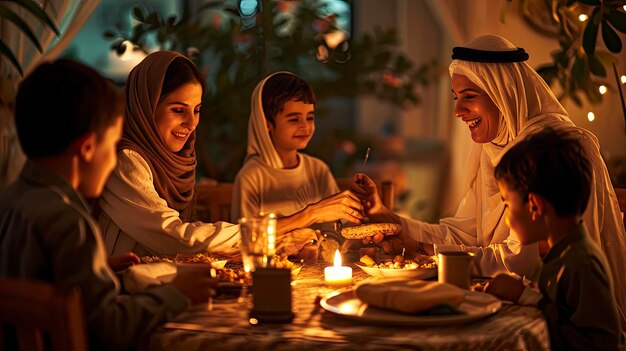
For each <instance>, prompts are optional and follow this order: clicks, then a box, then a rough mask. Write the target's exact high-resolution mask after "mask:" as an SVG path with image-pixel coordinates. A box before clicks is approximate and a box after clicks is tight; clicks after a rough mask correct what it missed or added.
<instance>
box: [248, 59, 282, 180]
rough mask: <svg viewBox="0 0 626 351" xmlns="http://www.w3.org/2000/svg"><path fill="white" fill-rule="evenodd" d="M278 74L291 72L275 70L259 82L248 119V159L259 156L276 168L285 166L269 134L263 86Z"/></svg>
mask: <svg viewBox="0 0 626 351" xmlns="http://www.w3.org/2000/svg"><path fill="white" fill-rule="evenodd" d="M277 74H291V75H293V73H291V72H287V71H279V72H274V73H272V74H270V75H268V76H267V77H265V78H264V79H263V80H262V81H260V82H259V84H257V86H256V88H254V92H253V93H252V99H251V104H250V105H251V110H250V119H249V121H248V149H247V151H246V161H248V160H249V159H250V158H251V157H258V158H259V159H260V160H261V162H263V164H265V165H267V166H268V167H271V168H275V169H282V168H283V161H282V160H281V159H280V156H278V153H277V152H276V149H275V148H274V144H272V139H271V138H270V134H269V126H268V122H267V120H266V119H265V113H264V112H263V100H262V94H263V87H264V86H265V82H267V80H268V79H270V78H271V77H273V76H275V75H277Z"/></svg>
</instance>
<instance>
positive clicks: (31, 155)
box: [0, 59, 216, 350]
mask: <svg viewBox="0 0 626 351" xmlns="http://www.w3.org/2000/svg"><path fill="white" fill-rule="evenodd" d="M15 110H16V111H15V119H16V127H17V133H18V137H19V139H20V144H21V146H22V149H23V150H24V153H25V154H26V156H27V157H28V160H27V162H26V164H25V165H24V169H23V170H22V172H21V174H20V177H19V178H18V179H17V180H16V181H15V182H14V183H13V184H11V185H10V186H8V187H7V188H6V189H4V191H3V192H2V193H0V275H2V276H10V277H18V278H28V279H37V280H43V281H47V282H50V283H52V284H54V285H55V286H57V287H59V288H60V289H67V290H69V289H70V288H72V287H74V286H78V287H79V288H80V290H81V293H82V300H83V303H84V311H85V320H86V324H87V332H88V337H89V344H90V349H91V350H95V349H128V348H131V347H136V346H137V345H138V343H139V341H140V340H141V338H143V337H145V336H146V335H147V334H148V333H150V332H151V331H152V330H153V329H154V328H155V327H156V326H157V325H159V324H161V323H163V322H165V321H167V320H168V319H171V318H173V317H174V316H176V315H178V314H179V313H181V312H183V311H184V310H185V309H187V307H188V306H189V305H190V303H199V302H206V301H207V300H208V298H209V296H210V295H212V294H213V293H214V291H213V290H212V287H214V286H215V283H216V282H215V280H213V279H211V278H210V276H209V275H210V272H202V271H191V272H188V273H186V274H180V275H179V276H177V278H176V279H175V280H174V281H173V282H172V284H171V285H163V286H159V287H155V288H151V289H147V290H146V291H144V292H142V293H138V294H134V295H132V296H129V295H121V294H120V283H119V281H118V279H117V278H116V276H115V274H114V273H113V272H112V270H111V267H110V266H109V264H108V263H107V257H106V253H105V250H104V246H103V242H102V238H101V236H100V229H99V227H98V225H97V224H96V222H95V221H94V220H93V219H92V217H91V216H90V215H89V210H88V207H87V205H86V202H85V198H90V197H97V196H98V195H99V194H100V193H101V192H102V188H103V186H104V184H105V181H106V179H107V177H108V176H109V174H110V173H111V171H112V170H113V168H114V166H115V164H116V162H117V158H116V148H115V147H116V144H117V142H118V140H119V139H120V136H121V134H122V123H123V117H122V106H121V101H120V99H119V95H118V94H117V92H116V91H115V88H114V87H113V85H112V84H111V83H110V82H108V81H106V80H105V79H104V78H103V77H101V76H100V75H99V74H98V73H97V72H96V71H94V70H93V69H91V68H89V67H87V66H84V65H82V64H80V63H77V62H74V61H71V60H65V59H60V60H57V61H54V62H52V63H43V64H42V65H40V66H39V67H37V68H36V69H35V70H34V71H33V72H32V73H31V74H30V75H29V76H28V77H26V78H25V79H24V80H23V81H22V83H21V84H20V87H19V90H18V94H17V98H16V104H15ZM127 258H130V259H131V260H132V256H127ZM117 263H118V264H121V265H120V266H123V262H117ZM4 336H5V339H4V341H5V345H4V347H6V348H7V349H12V348H13V346H14V345H13V346H11V345H10V343H11V342H14V341H15V340H14V339H13V338H11V336H10V335H9V336H8V337H7V333H5V334H4ZM7 343H8V344H9V345H8V346H7ZM0 346H3V345H0ZM0 348H2V347H0Z"/></svg>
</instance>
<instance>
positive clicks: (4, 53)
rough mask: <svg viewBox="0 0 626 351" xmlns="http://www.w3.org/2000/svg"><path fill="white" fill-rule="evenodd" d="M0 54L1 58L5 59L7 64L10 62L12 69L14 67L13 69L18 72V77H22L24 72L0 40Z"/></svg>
mask: <svg viewBox="0 0 626 351" xmlns="http://www.w3.org/2000/svg"><path fill="white" fill-rule="evenodd" d="M0 53H1V54H2V56H4V57H6V58H7V59H8V60H9V62H11V64H12V65H13V67H15V69H16V70H17V71H18V72H19V74H20V76H24V71H22V66H21V65H20V63H19V61H17V58H16V57H15V55H13V53H12V52H11V50H10V49H9V47H8V46H6V44H5V43H4V42H3V41H2V40H0Z"/></svg>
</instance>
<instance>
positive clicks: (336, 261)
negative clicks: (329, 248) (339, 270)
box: [333, 250, 341, 267]
mask: <svg viewBox="0 0 626 351" xmlns="http://www.w3.org/2000/svg"><path fill="white" fill-rule="evenodd" d="M333 265H334V266H335V267H341V254H339V250H335V258H334V259H333Z"/></svg>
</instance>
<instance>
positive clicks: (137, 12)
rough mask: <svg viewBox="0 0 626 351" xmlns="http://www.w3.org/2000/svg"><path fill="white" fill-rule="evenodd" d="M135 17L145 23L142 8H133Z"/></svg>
mask: <svg viewBox="0 0 626 351" xmlns="http://www.w3.org/2000/svg"><path fill="white" fill-rule="evenodd" d="M133 17H135V19H137V20H138V21H140V22H145V17H144V15H143V10H142V9H141V6H135V7H133Z"/></svg>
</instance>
